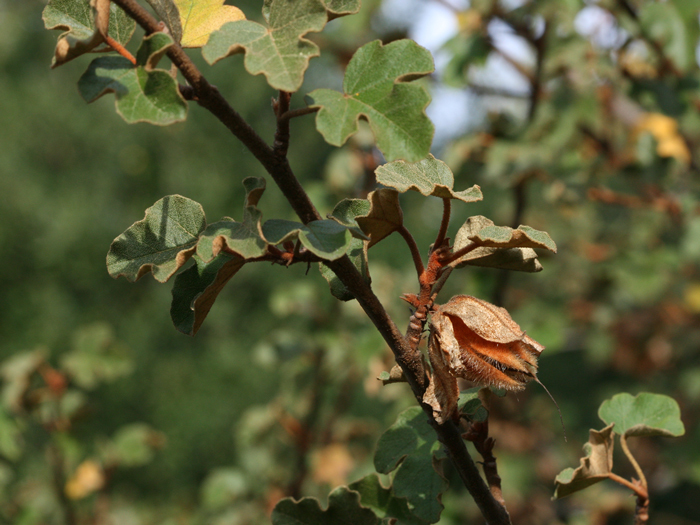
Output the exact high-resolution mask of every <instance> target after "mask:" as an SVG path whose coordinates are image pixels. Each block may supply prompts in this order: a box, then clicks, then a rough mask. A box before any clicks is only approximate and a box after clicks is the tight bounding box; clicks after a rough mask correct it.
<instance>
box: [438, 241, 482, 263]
mask: <svg viewBox="0 0 700 525" xmlns="http://www.w3.org/2000/svg"><path fill="white" fill-rule="evenodd" d="M479 247H480V246H479V245H478V244H477V243H475V242H472V244H468V245H467V246H465V247H464V248H460V249H459V250H457V251H456V252H453V253H451V254H449V255H448V256H446V257H444V258H442V259H441V260H440V262H441V263H442V264H443V266H447V265H448V264H452V263H453V262H455V261H458V260H459V259H461V258H462V257H464V256H465V255H467V254H468V253H469V252H473V251H474V250H476V249H477V248H479Z"/></svg>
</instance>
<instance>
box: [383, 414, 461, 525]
mask: <svg viewBox="0 0 700 525" xmlns="http://www.w3.org/2000/svg"><path fill="white" fill-rule="evenodd" d="M439 448H440V444H439V443H438V442H437V439H436V437H435V432H434V431H433V430H432V428H431V427H430V425H429V424H428V421H427V417H426V416H425V413H424V412H423V409H421V408H420V407H412V408H409V409H407V410H404V411H403V412H401V413H400V414H399V416H398V418H397V419H396V422H395V423H394V424H393V425H392V426H391V427H389V429H388V430H387V431H386V432H384V434H382V436H381V437H380V438H379V443H377V451H376V453H375V455H374V467H375V469H376V470H377V472H379V473H381V474H388V473H390V472H392V471H394V470H396V469H397V468H398V471H397V472H396V474H395V475H394V481H393V493H394V495H395V496H396V497H399V498H406V499H407V500H408V503H409V506H410V507H411V510H412V512H413V514H414V515H415V516H417V517H419V518H420V519H423V520H425V521H427V522H428V523H436V522H437V521H438V520H439V519H440V513H441V512H442V508H443V506H442V504H441V503H440V495H441V494H442V493H443V492H444V491H445V490H446V489H447V485H448V483H447V481H446V480H445V478H443V477H442V476H441V475H440V474H439V473H438V472H437V470H436V463H435V461H434V459H433V453H434V452H435V451H437V450H438V449H439Z"/></svg>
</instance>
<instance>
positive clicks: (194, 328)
mask: <svg viewBox="0 0 700 525" xmlns="http://www.w3.org/2000/svg"><path fill="white" fill-rule="evenodd" d="M192 258H193V259H194V261H195V264H194V266H191V267H190V268H188V269H187V270H185V271H184V272H182V273H180V274H178V275H177V276H176V277H175V284H174V285H173V300H172V303H171V305H170V317H171V319H172V320H173V323H174V324H175V328H177V329H178V330H179V331H180V332H182V333H184V334H187V335H195V334H196V333H197V332H198V331H199V328H200V327H201V326H202V323H203V322H204V319H205V318H206V317H207V315H208V314H209V310H211V307H212V306H213V305H214V301H216V298H217V297H218V295H219V293H220V292H221V290H222V289H223V288H224V286H225V285H226V283H228V281H229V280H230V279H231V277H233V276H234V275H235V274H236V273H237V272H238V270H240V269H241V268H242V267H243V265H244V264H245V259H243V258H241V257H238V256H236V255H230V254H228V253H221V254H219V255H218V256H217V257H216V258H214V259H213V260H211V261H209V262H205V261H204V260H202V258H201V257H199V256H198V255H194V256H193V257H192Z"/></svg>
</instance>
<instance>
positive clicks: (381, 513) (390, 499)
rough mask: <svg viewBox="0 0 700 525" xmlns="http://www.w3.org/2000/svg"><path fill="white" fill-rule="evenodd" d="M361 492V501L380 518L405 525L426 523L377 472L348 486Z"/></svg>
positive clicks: (422, 524) (424, 524)
mask: <svg viewBox="0 0 700 525" xmlns="http://www.w3.org/2000/svg"><path fill="white" fill-rule="evenodd" d="M348 488H349V489H350V490H354V491H357V492H359V493H360V503H361V504H362V505H363V506H364V507H369V508H370V509H372V510H373V511H374V513H375V514H376V515H377V516H378V517H379V518H380V519H386V518H393V519H395V520H398V522H397V523H400V524H403V525H426V524H427V523H428V522H427V521H425V520H422V519H420V518H418V517H417V516H415V515H414V514H413V513H412V512H411V509H410V508H409V505H408V501H407V500H406V499H405V498H397V497H396V496H394V494H393V493H392V491H391V487H390V488H384V487H383V486H382V483H381V481H380V480H379V476H377V474H370V475H369V476H365V477H364V478H362V479H361V480H359V481H356V482H355V483H352V484H350V485H349V487H348Z"/></svg>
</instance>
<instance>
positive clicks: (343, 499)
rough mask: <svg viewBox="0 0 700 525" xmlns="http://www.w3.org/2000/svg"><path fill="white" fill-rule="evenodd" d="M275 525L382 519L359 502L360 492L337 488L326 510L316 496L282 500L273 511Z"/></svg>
mask: <svg viewBox="0 0 700 525" xmlns="http://www.w3.org/2000/svg"><path fill="white" fill-rule="evenodd" d="M272 525H379V519H378V518H377V516H376V515H375V514H374V512H372V511H371V510H370V509H367V508H364V507H363V506H362V505H361V504H360V495H359V494H358V493H357V492H354V491H351V490H349V489H348V488H347V487H338V488H337V489H335V490H334V491H333V492H331V493H330V495H329V496H328V508H327V509H326V510H322V509H321V505H320V504H319V501H318V500H317V499H316V498H303V499H302V500H300V501H294V500H293V499H292V498H285V499H283V500H281V501H280V502H279V503H277V505H276V506H275V508H274V510H273V511H272Z"/></svg>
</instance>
